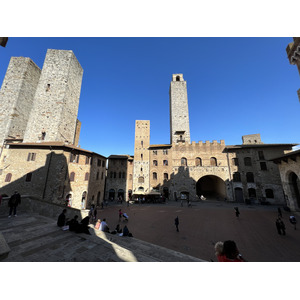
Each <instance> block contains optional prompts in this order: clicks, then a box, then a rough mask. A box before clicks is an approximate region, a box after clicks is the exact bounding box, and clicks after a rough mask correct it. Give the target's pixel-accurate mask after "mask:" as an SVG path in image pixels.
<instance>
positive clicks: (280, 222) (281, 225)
mask: <svg viewBox="0 0 300 300" xmlns="http://www.w3.org/2000/svg"><path fill="white" fill-rule="evenodd" d="M278 219H279V224H280V229H281V231H282V234H283V235H285V225H284V223H283V221H282V220H281V219H280V218H278Z"/></svg>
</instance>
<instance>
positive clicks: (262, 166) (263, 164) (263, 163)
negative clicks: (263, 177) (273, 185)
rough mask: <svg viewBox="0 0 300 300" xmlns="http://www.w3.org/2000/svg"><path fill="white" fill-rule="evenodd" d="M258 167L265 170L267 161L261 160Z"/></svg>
mask: <svg viewBox="0 0 300 300" xmlns="http://www.w3.org/2000/svg"><path fill="white" fill-rule="evenodd" d="M260 169H261V170H262V171H267V170H268V169H267V163H266V162H264V161H261V162H260Z"/></svg>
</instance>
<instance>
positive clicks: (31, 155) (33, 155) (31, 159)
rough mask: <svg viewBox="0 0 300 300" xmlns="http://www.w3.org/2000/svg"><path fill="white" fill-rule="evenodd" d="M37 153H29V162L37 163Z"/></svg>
mask: <svg viewBox="0 0 300 300" xmlns="http://www.w3.org/2000/svg"><path fill="white" fill-rule="evenodd" d="M35 157H36V153H28V156H27V161H35Z"/></svg>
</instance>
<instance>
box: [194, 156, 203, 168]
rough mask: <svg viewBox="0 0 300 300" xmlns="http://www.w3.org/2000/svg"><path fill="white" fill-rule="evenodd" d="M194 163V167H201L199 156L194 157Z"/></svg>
mask: <svg viewBox="0 0 300 300" xmlns="http://www.w3.org/2000/svg"><path fill="white" fill-rule="evenodd" d="M195 165H196V167H199V166H200V167H201V166H202V160H201V158H200V157H196V159H195Z"/></svg>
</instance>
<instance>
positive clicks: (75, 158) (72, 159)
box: [70, 153, 79, 163]
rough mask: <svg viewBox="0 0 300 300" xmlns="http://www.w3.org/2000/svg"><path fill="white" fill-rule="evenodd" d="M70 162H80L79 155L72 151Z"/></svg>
mask: <svg viewBox="0 0 300 300" xmlns="http://www.w3.org/2000/svg"><path fill="white" fill-rule="evenodd" d="M70 162H73V163H78V162H79V155H78V154H74V153H71V155H70Z"/></svg>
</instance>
